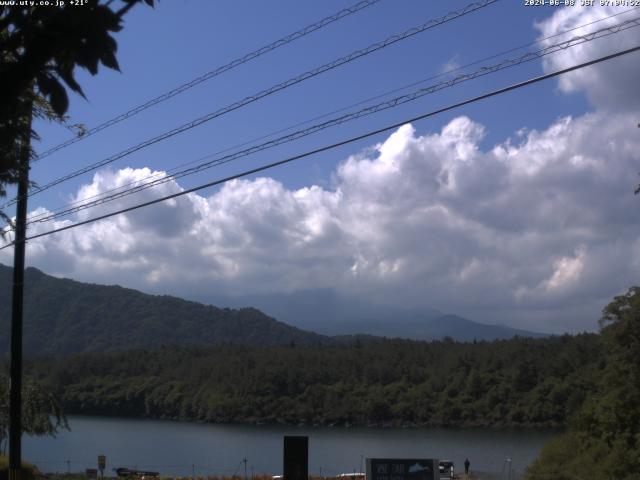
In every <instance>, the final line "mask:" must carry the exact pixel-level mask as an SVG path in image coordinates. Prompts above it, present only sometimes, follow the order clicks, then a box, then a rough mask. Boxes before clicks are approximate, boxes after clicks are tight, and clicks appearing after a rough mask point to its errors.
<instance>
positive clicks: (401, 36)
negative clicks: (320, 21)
mask: <svg viewBox="0 0 640 480" xmlns="http://www.w3.org/2000/svg"><path fill="white" fill-rule="evenodd" d="M497 1H499V0H482V1H479V2H473V3H470V4H469V5H467V6H466V7H464V8H461V9H459V10H455V11H453V12H450V13H447V14H446V15H444V16H442V17H439V18H436V19H433V20H429V21H427V22H425V23H423V24H422V25H418V26H416V27H413V28H410V29H408V30H405V31H404V32H402V33H398V34H395V35H392V36H390V37H388V38H386V39H385V40H382V41H381V42H377V43H374V44H372V45H369V46H368V47H366V48H363V49H360V50H356V51H355V52H352V53H350V54H349V55H346V56H344V57H340V58H338V59H336V60H334V61H332V62H329V63H326V64H324V65H322V66H320V67H317V68H314V69H312V70H309V71H307V72H305V73H302V74H301V75H298V76H296V77H292V78H290V79H288V80H285V81H284V82H281V83H279V84H277V85H274V86H272V87H270V88H267V89H265V90H262V91H261V92H258V93H256V94H254V95H251V96H248V97H245V98H244V99H242V100H240V101H237V102H235V103H232V104H230V105H228V106H226V107H223V108H221V109H219V110H216V111H214V112H211V113H209V114H207V115H204V116H202V117H199V118H197V119H195V120H192V121H191V122H188V123H185V124H183V125H180V126H179V127H176V128H174V129H172V130H169V131H166V132H164V133H162V134H160V135H158V136H156V137H153V138H151V139H148V140H145V141H144V142H141V143H139V144H137V145H134V146H132V147H129V148H127V149H125V150H122V151H121V152H119V153H116V154H114V155H111V156H110V157H107V158H105V159H103V160H100V161H98V162H95V163H92V164H90V165H88V166H86V167H83V168H81V169H79V170H76V171H74V172H71V173H69V174H67V175H64V176H62V177H59V178H57V179H56V180H53V181H51V182H49V183H47V184H45V185H43V186H42V187H36V190H35V191H32V192H30V193H29V195H28V196H29V197H30V196H33V195H35V194H37V193H40V192H43V191H45V190H48V189H50V188H51V187H54V186H56V185H59V184H61V183H63V182H66V181H68V180H71V179H72V178H76V177H78V176H80V175H83V174H85V173H89V172H91V171H93V170H96V169H98V168H100V167H103V166H105V165H108V164H110V163H113V162H115V161H116V160H119V159H121V158H124V157H126V156H128V155H131V154H132V153H135V152H137V151H139V150H142V149H143V148H146V147H149V146H151V145H154V144H156V143H158V142H161V141H163V140H166V139H168V138H171V137H173V136H175V135H178V134H180V133H183V132H186V131H187V130H191V129H192V128H195V127H197V126H200V125H202V124H203V123H206V122H209V121H211V120H213V119H214V118H217V117H220V116H222V115H224V114H226V113H229V112H232V111H234V110H237V109H239V108H241V107H244V106H246V105H248V104H250V103H253V102H256V101H258V100H260V99H262V98H264V97H267V96H269V95H272V94H274V93H276V92H279V91H281V90H284V89H285V88H288V87H291V86H293V85H296V84H298V83H300V82H303V81H305V80H308V79H309V78H313V77H315V76H317V75H320V74H322V73H324V72H327V71H329V70H333V69H335V68H337V67H339V66H341V65H344V64H346V63H349V62H352V61H354V60H356V59H358V58H361V57H364V56H365V55H369V54H371V53H373V52H376V51H378V50H381V49H383V48H386V47H388V46H390V45H393V44H395V43H397V42H400V41H402V40H406V39H407V38H410V37H413V36H414V35H417V34H419V33H422V32H425V31H427V30H430V29H432V28H434V27H437V26H440V25H443V24H445V23H448V22H450V21H452V20H455V19H457V18H460V17H462V16H464V15H467V14H469V13H471V12H474V11H476V10H479V9H481V8H484V7H487V6H489V5H491V4H493V3H496V2H497ZM16 201H17V199H16V198H14V199H13V200H11V201H10V202H7V203H5V204H4V205H2V206H0V210H1V209H4V208H5V207H7V206H9V205H12V204H14V203H15V202H16Z"/></svg>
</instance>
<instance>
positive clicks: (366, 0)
mask: <svg viewBox="0 0 640 480" xmlns="http://www.w3.org/2000/svg"><path fill="white" fill-rule="evenodd" d="M380 1H381V0H363V1H361V2H358V3H356V4H354V5H352V6H350V7H347V8H345V9H342V10H340V11H339V12H337V13H334V14H333V15H330V16H328V17H325V18H323V19H322V20H319V21H317V22H315V23H312V24H310V25H307V26H306V27H304V28H301V29H300V30H297V31H295V32H293V33H290V34H289V35H286V36H284V37H282V38H279V39H278V40H276V41H275V42H271V43H270V44H268V45H265V46H263V47H261V48H258V49H257V50H254V51H252V52H249V53H247V54H246V55H243V56H242V57H238V58H236V59H235V60H232V61H230V62H229V63H227V64H225V65H222V66H220V67H217V68H216V69H214V70H211V71H209V72H207V73H205V74H203V75H200V76H199V77H196V78H194V79H193V80H190V81H188V82H186V83H183V84H182V85H180V86H178V87H176V88H174V89H172V90H169V91H168V92H165V93H163V94H162V95H159V96H157V97H155V98H152V99H151V100H148V101H146V102H144V103H142V104H140V105H137V106H135V107H133V108H131V109H129V110H127V111H126V112H124V113H121V114H120V115H118V116H116V117H114V118H111V119H109V120H107V121H105V122H103V123H101V124H100V125H96V126H95V127H93V128H90V129H88V130H85V131H83V132H82V134H81V135H78V136H75V137H73V138H70V139H69V140H66V141H64V142H62V143H60V144H58V145H56V146H54V147H51V148H49V149H48V150H45V151H44V152H42V153H41V154H39V155H38V156H37V157H36V158H34V159H33V161H37V160H41V159H43V158H45V157H48V156H49V155H51V154H53V153H55V152H57V151H58V150H61V149H63V148H65V147H68V146H69V145H73V144H74V143H77V142H80V141H81V140H84V139H86V138H88V137H90V136H92V135H95V134H96V133H98V132H101V131H102V130H104V129H106V128H109V127H112V126H113V125H116V124H117V123H120V122H122V121H124V120H127V119H129V118H131V117H133V116H135V115H137V114H139V113H140V112H143V111H144V110H146V109H148V108H151V107H153V106H154V105H158V104H159V103H162V102H164V101H166V100H169V99H170V98H173V97H175V96H176V95H179V94H181V93H184V92H186V91H187V90H190V89H192V88H193V87H195V86H197V85H200V84H201V83H203V82H206V81H207V80H210V79H212V78H214V77H217V76H218V75H221V74H223V73H225V72H228V71H229V70H232V69H234V68H236V67H239V66H240V65H243V64H245V63H247V62H250V61H251V60H254V59H256V58H258V57H260V56H262V55H264V54H265V53H268V52H271V51H273V50H275V49H277V48H280V47H283V46H285V45H288V44H289V43H292V42H294V41H296V40H298V39H300V38H302V37H304V36H306V35H309V34H310V33H312V32H315V31H316V30H320V29H321V28H324V27H326V26H327V25H330V24H332V23H334V22H337V21H338V20H341V19H343V18H345V17H348V16H349V15H352V14H354V13H356V12H359V11H360V10H363V9H365V8H367V7H370V6H371V5H374V4H376V3H378V2H380Z"/></svg>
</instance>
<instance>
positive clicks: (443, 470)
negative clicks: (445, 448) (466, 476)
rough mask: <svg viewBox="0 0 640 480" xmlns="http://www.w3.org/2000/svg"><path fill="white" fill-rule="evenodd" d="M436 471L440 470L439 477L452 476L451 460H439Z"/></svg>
mask: <svg viewBox="0 0 640 480" xmlns="http://www.w3.org/2000/svg"><path fill="white" fill-rule="evenodd" d="M438 471H439V472H440V478H453V476H454V470H453V462H452V461H451V460H440V463H439V464H438Z"/></svg>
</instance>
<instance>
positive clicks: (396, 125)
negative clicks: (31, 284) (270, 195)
mask: <svg viewBox="0 0 640 480" xmlns="http://www.w3.org/2000/svg"><path fill="white" fill-rule="evenodd" d="M638 50H640V46H636V47H633V48H629V49H626V50H621V51H619V52H616V53H612V54H610V55H605V56H603V57H599V58H597V59H595V60H590V61H588V62H584V63H580V64H577V65H573V66H571V67H568V68H564V69H562V70H556V71H555V72H551V73H547V74H545V75H540V76H538V77H534V78H531V79H529V80H525V81H523V82H519V83H515V84H512V85H509V86H507V87H503V88H499V89H497V90H493V91H491V92H488V93H485V94H482V95H479V96H476V97H473V98H470V99H467V100H464V101H461V102H458V103H454V104H452V105H448V106H446V107H442V108H439V109H437V110H432V111H431V112H428V113H425V114H422V115H419V116H417V117H413V118H408V119H405V120H403V121H401V122H397V123H394V124H392V125H388V126H386V127H382V128H379V129H377V130H373V131H369V132H367V133H364V134H361V135H358V136H355V137H351V138H348V139H346V140H341V141H339V142H336V143H333V144H331V145H326V146H324V147H320V148H317V149H315V150H310V151H307V152H305V153H301V154H299V155H295V156H292V157H288V158H285V159H283V160H278V161H276V162H273V163H269V164H266V165H262V166H260V167H256V168H252V169H250V170H245V171H244V172H241V173H238V174H235V175H231V176H229V177H225V178H222V179H219V180H214V181H211V182H208V183H205V184H202V185H199V186H197V187H193V188H190V189H187V190H183V191H181V192H178V193H174V194H171V195H167V196H164V197H161V198H157V199H155V200H150V201H148V202H144V203H139V204H137V205H133V206H131V207H127V208H123V209H120V210H117V211H115V212H111V213H107V214H104V215H100V216H97V217H94V218H90V219H87V220H83V221H81V222H77V223H74V224H71V225H65V226H64V227H59V228H55V229H53V230H49V231H47V232H43V233H38V234H36V235H32V236H30V237H27V238H26V239H25V241H28V240H34V239H36V238H40V237H45V236H48V235H52V234H54V233H59V232H62V231H65V230H70V229H72V228H76V227H80V226H83V225H87V224H90V223H94V222H97V221H99V220H104V219H107V218H110V217H113V216H116V215H120V214H122V213H128V212H131V211H134V210H138V209H140V208H144V207H148V206H151V205H155V204H157V203H160V202H164V201H166V200H171V199H174V198H178V197H181V196H183V195H187V194H189V193H193V192H197V191H199V190H203V189H205V188H209V187H214V186H216V185H220V184H223V183H226V182H229V181H231V180H236V179H238V178H242V177H246V176H248V175H253V174H255V173H259V172H262V171H265V170H269V169H271V168H275V167H278V166H280V165H284V164H286V163H290V162H293V161H295V160H300V159H302V158H306V157H309V156H312V155H315V154H318V153H321V152H325V151H328V150H333V149H335V148H338V147H341V146H344V145H348V144H350V143H353V142H357V141H359V140H363V139H365V138H369V137H372V136H374V135H378V134H380V133H384V132H388V131H389V130H394V129H396V128H399V127H401V126H402V125H405V124H407V123H413V122H417V121H419V120H423V119H425V118H428V117H433V116H435V115H438V114H440V113H444V112H447V111H450V110H454V109H456V108H460V107H462V106H465V105H469V104H471V103H475V102H478V101H481V100H485V99H487V98H490V97H494V96H497V95H501V94H504V93H507V92H510V91H512V90H517V89H519V88H523V87H526V86H529V85H532V84H534V83H538V82H541V81H543V80H548V79H549V78H553V77H557V76H559V75H563V74H565V73H569V72H572V71H574V70H579V69H581V68H585V67H588V66H590V65H595V64H598V63H601V62H605V61H608V60H612V59H614V58H617V57H621V56H623V55H628V54H630V53H633V52H637V51H638ZM15 243H16V242H15V241H14V242H11V243H9V244H7V245H4V246H2V247H0V250H3V249H5V248H8V247H10V246H12V245H14V244H15Z"/></svg>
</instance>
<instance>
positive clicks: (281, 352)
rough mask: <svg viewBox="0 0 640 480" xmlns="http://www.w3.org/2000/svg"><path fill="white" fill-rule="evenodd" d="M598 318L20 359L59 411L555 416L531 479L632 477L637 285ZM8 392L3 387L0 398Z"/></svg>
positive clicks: (233, 416) (489, 422)
mask: <svg viewBox="0 0 640 480" xmlns="http://www.w3.org/2000/svg"><path fill="white" fill-rule="evenodd" d="M601 327H602V328H601V332H600V333H599V334H587V333H585V334H580V335H573V336H572V335H563V336H556V337H547V338H540V339H530V338H514V339H511V340H499V341H494V342H471V343H458V342H454V341H453V340H443V341H434V342H419V341H409V340H392V339H379V338H373V337H372V338H367V337H354V338H352V339H351V340H350V341H346V340H345V341H344V342H343V343H340V344H338V343H334V344H322V343H320V344H317V345H309V344H306V345H299V344H296V343H295V342H293V341H292V342H291V343H289V344H288V345H287V346H255V345H254V346H241V345H237V344H227V345H216V346H211V347H206V348H205V347H196V346H191V347H189V346H165V347H160V348H154V349H136V350H131V351H116V352H93V353H84V354H77V355H75V356H71V357H65V358H59V357H58V358H40V359H36V360H30V361H28V362H27V363H26V365H25V367H26V373H27V374H28V376H29V378H30V380H29V382H30V383H29V384H32V385H37V386H38V388H42V392H46V396H45V397H38V396H35V397H34V398H36V399H37V398H46V399H49V398H50V399H52V400H51V402H49V400H47V402H49V403H50V404H51V405H53V406H55V407H56V408H57V406H58V405H60V406H62V408H63V409H64V411H65V412H66V413H67V414H74V413H83V414H94V415H117V416H134V417H146V418H163V419H179V420H188V421H202V422H234V423H253V424H259V423H281V424H304V425H370V426H373V425H376V426H448V427H472V426H486V427H559V428H560V429H561V431H562V433H560V434H559V435H558V436H557V437H556V438H555V439H554V440H553V441H552V442H550V443H549V444H547V445H546V446H545V447H544V448H543V450H542V452H541V454H540V456H539V458H538V459H537V460H536V461H535V462H534V464H532V465H531V466H530V467H529V469H528V472H527V477H528V479H529V480H535V479H538V478H554V479H566V480H570V479H576V478H598V479H608V478H616V479H619V478H624V479H640V354H639V353H640V288H638V287H633V288H631V289H630V290H629V292H628V293H627V294H625V295H622V296H619V297H616V298H615V299H614V300H613V301H612V302H611V303H610V304H609V306H607V307H606V309H605V310H604V312H603V317H602V321H601ZM0 384H2V385H6V382H0ZM3 398H4V399H6V391H0V404H4V403H5V402H4V401H2V399H3ZM38 402H39V403H42V402H40V401H39V400H38ZM38 402H35V403H34V404H38ZM0 410H3V409H0ZM50 410H51V409H48V410H47V411H50ZM0 413H1V412H0ZM49 418H50V417H49ZM61 418H62V421H64V418H63V417H61ZM1 419H2V415H0V420H1ZM0 424H2V422H1V421H0ZM36 425H37V424H36ZM44 425H45V426H46V427H47V428H50V427H49V426H48V425H47V424H46V422H45V424H44ZM0 426H1V425H0ZM52 428H53V430H54V431H55V429H57V428H64V423H62V424H61V423H58V424H57V425H53V427H52ZM45 433H46V432H45Z"/></svg>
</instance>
